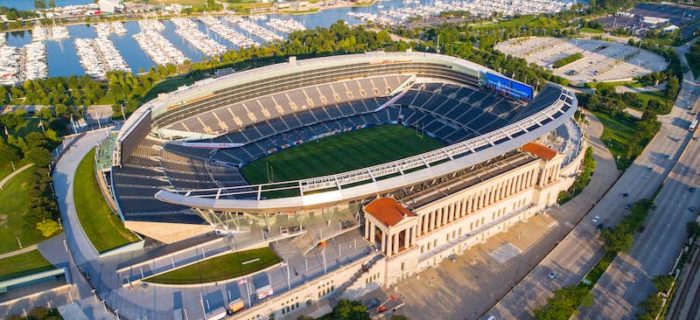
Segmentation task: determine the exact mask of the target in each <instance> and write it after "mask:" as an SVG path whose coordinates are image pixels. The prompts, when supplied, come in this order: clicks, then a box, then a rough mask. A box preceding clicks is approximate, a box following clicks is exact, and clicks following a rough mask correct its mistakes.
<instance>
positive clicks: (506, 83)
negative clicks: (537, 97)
mask: <svg viewBox="0 0 700 320" xmlns="http://www.w3.org/2000/svg"><path fill="white" fill-rule="evenodd" d="M484 84H485V85H486V86H487V87H489V88H491V89H494V90H496V91H498V92H500V93H502V94H506V95H508V96H510V97H512V98H513V99H518V100H527V101H529V100H532V98H533V95H534V90H533V89H532V87H531V86H529V85H526V84H524V83H522V82H519V81H515V80H512V79H509V78H506V77H504V76H500V75H497V74H494V73H491V72H487V73H486V75H485V76H484Z"/></svg>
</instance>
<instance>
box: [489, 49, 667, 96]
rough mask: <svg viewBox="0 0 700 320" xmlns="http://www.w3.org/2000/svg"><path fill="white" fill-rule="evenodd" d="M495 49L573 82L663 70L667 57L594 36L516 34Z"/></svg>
mask: <svg viewBox="0 0 700 320" xmlns="http://www.w3.org/2000/svg"><path fill="white" fill-rule="evenodd" d="M496 50H498V51H501V52H503V53H505V54H509V55H512V56H516V57H519V58H523V59H525V60H527V62H528V63H535V64H537V65H539V66H542V67H545V68H550V69H553V73H554V74H555V75H558V76H561V77H563V78H566V79H568V80H569V81H570V82H571V83H572V84H584V83H588V82H610V81H623V80H631V79H632V78H634V77H638V76H642V75H645V74H649V73H651V72H655V71H663V70H665V69H666V67H667V66H668V63H667V62H666V60H665V59H664V58H663V57H661V56H660V55H658V54H655V53H653V52H650V51H647V50H644V49H639V48H636V47H632V46H629V45H626V44H622V43H616V42H607V41H602V40H593V39H559V38H549V37H527V38H516V39H511V40H508V41H504V42H501V43H499V44H497V45H496ZM576 53H580V54H582V55H583V58H581V59H579V60H576V61H573V62H571V63H569V64H566V65H564V66H562V67H560V68H556V69H554V68H553V66H552V65H553V64H554V63H555V62H557V61H558V60H560V59H563V58H566V57H568V56H571V55H573V54H576Z"/></svg>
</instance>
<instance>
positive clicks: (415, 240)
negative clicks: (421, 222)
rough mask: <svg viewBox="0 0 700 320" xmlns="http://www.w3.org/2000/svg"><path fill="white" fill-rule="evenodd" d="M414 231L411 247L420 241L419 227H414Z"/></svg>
mask: <svg viewBox="0 0 700 320" xmlns="http://www.w3.org/2000/svg"><path fill="white" fill-rule="evenodd" d="M413 231H414V232H411V245H412V246H413V245H415V244H416V242H417V241H418V226H414V227H413Z"/></svg>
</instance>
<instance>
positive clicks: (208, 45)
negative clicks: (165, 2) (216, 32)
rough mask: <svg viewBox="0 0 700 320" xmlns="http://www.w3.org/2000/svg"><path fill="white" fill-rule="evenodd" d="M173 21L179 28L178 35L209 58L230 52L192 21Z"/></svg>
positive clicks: (178, 19) (182, 19) (176, 31)
mask: <svg viewBox="0 0 700 320" xmlns="http://www.w3.org/2000/svg"><path fill="white" fill-rule="evenodd" d="M171 21H172V22H173V23H174V24H175V25H176V26H177V29H176V30H175V33H177V35H179V36H180V37H182V38H183V39H185V41H187V42H189V43H190V44H192V45H193V46H195V48H197V49H199V51H202V52H203V53H204V54H206V55H207V56H210V57H212V56H217V55H220V54H223V53H224V52H226V51H227V50H228V49H227V48H226V47H225V46H224V45H222V44H220V43H218V42H216V41H214V40H212V39H211V38H209V37H208V36H207V35H206V34H204V33H203V32H202V31H200V30H199V28H198V27H197V23H196V22H194V21H192V19H188V18H173V19H172V20H171Z"/></svg>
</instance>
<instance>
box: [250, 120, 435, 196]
mask: <svg viewBox="0 0 700 320" xmlns="http://www.w3.org/2000/svg"><path fill="white" fill-rule="evenodd" d="M442 146H443V143H442V142H440V141H438V140H435V139H433V138H430V137H428V136H422V135H420V134H419V133H418V132H416V131H415V130H413V129H411V128H406V127H403V126H400V125H387V126H380V127H374V128H368V129H362V130H357V131H352V132H347V133H343V134H338V135H334V136H331V137H326V138H322V139H319V140H316V141H310V142H307V143H305V144H302V145H300V146H297V147H294V148H291V149H288V150H283V151H280V152H278V153H275V154H273V155H270V156H268V157H265V158H261V159H258V160H256V161H253V162H251V163H249V164H247V165H245V166H244V167H243V175H244V176H245V177H246V179H247V180H248V182H250V183H252V184H259V183H267V182H270V181H289V180H297V179H304V178H310V177H315V176H323V175H329V174H334V173H339V172H344V171H349V170H354V169H359V168H364V167H368V166H372V165H377V164H381V163H385V162H389V161H393V160H398V159H401V158H405V157H409V156H412V155H416V154H419V153H422V152H427V151H430V150H434V149H437V148H440V147H442Z"/></svg>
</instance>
